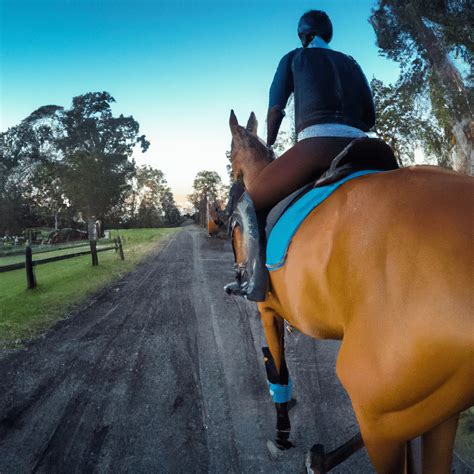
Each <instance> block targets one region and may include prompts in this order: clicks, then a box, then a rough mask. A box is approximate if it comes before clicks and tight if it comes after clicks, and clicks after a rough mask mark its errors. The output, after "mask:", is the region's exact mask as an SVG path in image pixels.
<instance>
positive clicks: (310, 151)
mask: <svg viewBox="0 0 474 474" xmlns="http://www.w3.org/2000/svg"><path fill="white" fill-rule="evenodd" d="M352 140H353V139H352V138H335V137H316V138H306V139H305V140H302V141H300V142H298V143H297V144H296V145H295V146H294V147H292V148H290V149H289V150H287V151H286V152H285V153H283V155H281V156H280V157H279V158H277V159H276V160H274V161H273V162H272V163H270V164H269V165H268V166H266V167H265V168H263V170H262V171H261V172H260V174H259V175H258V176H257V177H256V178H255V179H254V180H253V181H252V182H251V183H249V184H248V185H247V192H248V193H249V195H250V197H251V198H252V201H253V203H254V206H255V209H256V210H257V211H259V210H261V209H267V208H271V207H272V206H274V205H275V204H277V203H278V202H279V201H280V200H281V199H283V198H284V197H286V196H288V195H290V194H291V193H292V192H294V191H296V190H297V189H299V188H301V187H302V186H304V185H305V184H308V183H310V182H312V181H314V180H316V179H317V178H318V177H319V176H320V175H321V174H322V173H323V172H324V171H325V170H326V169H328V168H329V166H330V164H331V162H332V160H333V159H334V158H335V157H336V156H337V155H338V154H339V153H340V152H341V151H342V150H343V149H344V148H345V147H346V146H347V145H348V144H349V143H350V142H351V141H352Z"/></svg>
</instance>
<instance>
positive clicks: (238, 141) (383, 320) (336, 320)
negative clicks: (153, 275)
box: [230, 113, 474, 474]
mask: <svg viewBox="0 0 474 474" xmlns="http://www.w3.org/2000/svg"><path fill="white" fill-rule="evenodd" d="M230 128H231V131H232V138H233V140H232V157H231V160H232V169H233V173H234V175H235V177H240V178H243V180H244V183H245V184H248V183H251V182H252V180H253V179H254V178H255V176H256V175H257V174H258V173H259V172H260V171H261V170H262V169H263V168H264V167H265V166H266V165H267V164H268V163H269V162H270V161H271V160H272V159H273V158H272V153H271V151H270V150H269V149H268V148H267V147H266V146H265V144H264V143H263V142H262V141H261V140H260V139H259V138H258V137H257V136H256V120H255V116H254V115H253V113H252V115H251V118H250V120H249V124H248V125H247V128H243V127H241V126H240V125H239V124H238V123H237V119H236V118H235V115H234V114H233V113H232V114H231V119H230ZM473 198H474V189H473V179H472V178H471V177H468V176H464V175H460V174H457V173H455V172H451V171H447V170H444V169H441V168H438V167H431V166H415V167H409V168H403V169H399V170H395V171H388V172H384V173H377V174H372V175H367V176H363V177H359V178H356V179H353V180H351V181H349V182H347V183H345V184H344V185H342V186H341V187H339V188H338V189H337V190H336V191H335V192H334V194H332V195H331V196H330V197H329V198H328V199H327V200H326V201H325V202H323V203H322V204H321V205H319V206H318V207H317V209H316V210H314V211H313V212H312V213H311V214H310V215H309V216H308V217H307V218H306V220H305V221H304V222H303V224H302V225H301V227H300V228H299V230H298V231H297V233H296V234H295V236H294V237H293V239H292V242H291V245H290V247H289V250H288V253H287V259H286V263H285V265H284V266H283V267H282V268H280V269H278V270H276V271H272V272H271V273H270V291H269V293H268V296H267V299H266V301H264V302H262V303H258V309H259V311H260V315H261V318H262V323H263V328H264V331H265V335H266V338H267V342H268V345H269V348H270V351H271V354H272V356H273V358H274V360H275V363H276V365H277V367H280V364H281V361H282V358H283V347H282V331H283V319H285V320H287V321H288V323H289V324H291V325H292V326H294V327H296V328H297V329H299V330H300V331H302V332H303V333H305V334H307V335H308V336H311V337H313V338H318V339H319V338H322V339H326V338H329V339H339V340H342V344H341V349H340V352H339V356H338V360H337V366H336V369H337V375H338V377H339V379H340V380H341V382H342V384H343V386H344V387H345V389H346V390H347V392H348V394H349V396H350V399H351V401H352V405H353V408H354V411H355V414H356V417H357V420H358V423H359V425H360V430H361V434H362V437H363V441H364V443H365V446H366V447H367V450H368V453H369V456H370V459H371V461H372V463H373V465H374V466H375V468H376V470H377V472H380V473H399V472H403V471H404V469H407V443H408V441H409V440H412V439H414V438H415V437H418V436H421V437H422V443H423V444H422V446H423V447H422V466H423V472H425V473H431V474H434V473H448V472H450V466H451V462H452V451H453V443H454V438H455V433H456V427H457V424H458V417H459V413H460V412H461V411H463V410H465V409H466V408H468V407H469V406H471V405H472V404H473V402H474V383H473V381H474V361H473V354H474V322H473V314H474V312H473V308H472V301H473V293H472V284H473V273H472V268H473V266H472V263H473V258H472V257H473V249H474V245H473V235H472V234H473V223H472V215H473V210H474V202H473ZM233 244H234V248H235V250H236V260H237V263H245V262H246V256H245V249H244V248H243V246H242V240H241V229H239V228H238V227H237V228H236V229H235V232H234V234H233Z"/></svg>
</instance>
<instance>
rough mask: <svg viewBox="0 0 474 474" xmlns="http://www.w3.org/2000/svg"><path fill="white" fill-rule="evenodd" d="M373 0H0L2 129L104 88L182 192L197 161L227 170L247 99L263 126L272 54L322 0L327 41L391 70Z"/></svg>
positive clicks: (370, 69)
mask: <svg viewBox="0 0 474 474" xmlns="http://www.w3.org/2000/svg"><path fill="white" fill-rule="evenodd" d="M374 4H375V1H372V0H326V1H303V0H301V1H300V0H288V1H279V0H220V1H219V0H202V1H201V0H194V1H191V0H0V5H1V11H0V21H1V24H0V30H1V32H0V52H1V60H0V61H1V62H0V68H1V69H0V88H1V90H0V100H1V103H0V106H1V116H0V120H1V122H0V130H2V131H3V130H6V129H7V128H8V127H9V126H12V125H15V124H16V123H18V122H20V121H21V120H22V119H23V118H25V117H26V116H27V115H29V113H31V112H32V111H33V110H35V109H36V108H38V107H40V106H42V105H46V104H56V105H61V106H64V107H68V106H69V105H70V103H71V99H72V97H73V96H75V95H79V94H82V93H85V92H89V91H102V90H106V91H108V92H110V93H111V94H112V95H113V96H114V97H115V99H116V100H117V103H116V104H115V105H114V112H115V113H116V114H119V113H123V114H125V115H133V116H134V117H135V118H136V119H137V120H138V122H139V123H140V125H141V131H142V132H143V133H145V134H146V135H147V137H148V138H149V139H150V141H151V143H152V145H151V147H150V149H149V151H148V152H147V153H146V154H141V153H137V155H136V157H135V158H136V160H137V162H138V163H139V164H142V163H147V164H151V165H152V166H155V167H157V168H160V169H162V170H163V171H164V172H165V175H166V177H167V179H168V182H169V184H170V185H171V187H172V189H173V191H174V193H175V195H176V197H177V198H178V200H179V201H181V202H182V201H183V198H182V196H184V195H185V194H186V193H188V192H190V189H191V186H192V181H193V179H194V177H195V175H196V173H197V172H198V171H200V170H204V169H212V170H215V171H217V172H218V173H219V174H220V175H221V176H222V177H223V178H224V179H225V165H226V158H225V151H226V150H227V149H228V148H229V144H230V134H229V131H228V125H227V124H228V116H229V111H230V109H231V108H234V109H235V111H236V113H237V116H238V117H239V119H240V120H241V121H242V122H243V121H245V120H246V119H247V117H248V115H249V113H250V111H252V110H254V111H255V113H256V114H257V117H258V119H259V121H260V128H259V133H260V135H262V136H263V137H264V135H265V132H264V128H265V127H264V122H265V114H266V108H267V100H268V88H269V86H270V83H271V80H272V78H273V74H274V71H275V68H276V66H277V64H278V62H279V60H280V58H281V57H282V56H283V55H284V54H285V53H286V52H288V51H290V50H292V49H294V48H296V47H298V46H299V40H298V37H297V35H296V25H297V22H298V19H299V17H300V16H301V14H302V13H304V12H305V11H307V10H308V9H312V8H316V9H322V10H324V11H326V12H327V13H328V15H329V16H330V17H331V20H332V22H333V25H334V38H333V41H332V42H331V46H332V48H333V49H336V50H339V51H343V52H345V53H347V54H350V55H352V56H353V57H354V58H355V59H356V60H357V61H358V62H359V64H360V65H361V66H362V69H363V70H364V71H365V73H366V75H367V77H368V79H369V80H370V79H371V78H372V77H373V76H374V75H375V76H377V77H378V78H380V79H382V80H384V81H385V82H393V81H395V80H396V78H397V74H398V68H397V65H396V64H395V63H393V62H391V61H388V60H386V59H384V58H381V57H380V56H379V55H378V50H377V48H376V46H375V34H374V32H373V29H372V27H371V26H370V24H369V23H368V21H367V20H368V18H369V16H370V10H371V8H372V7H373V6H374Z"/></svg>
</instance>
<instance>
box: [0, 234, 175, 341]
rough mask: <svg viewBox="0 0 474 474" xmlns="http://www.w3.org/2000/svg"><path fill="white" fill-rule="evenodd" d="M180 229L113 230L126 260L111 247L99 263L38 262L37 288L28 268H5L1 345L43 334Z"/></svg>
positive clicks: (0, 276) (85, 259) (0, 277)
mask: <svg viewBox="0 0 474 474" xmlns="http://www.w3.org/2000/svg"><path fill="white" fill-rule="evenodd" d="M178 231H179V229H178V228H167V229H127V230H115V231H112V237H117V236H118V235H120V237H121V238H122V241H123V248H124V253H125V260H124V261H122V260H120V258H119V256H118V254H116V253H115V251H113V250H110V251H107V252H102V253H99V266H97V267H93V266H92V265H91V256H90V255H84V256H81V257H75V258H71V259H69V260H64V261H59V262H54V263H50V264H47V265H41V266H37V267H35V274H36V279H37V283H38V286H37V288H35V289H34V290H27V289H26V276H25V270H15V271H11V272H6V273H0V348H3V349H5V348H13V347H19V346H22V345H23V344H24V343H25V342H26V341H27V340H29V339H31V338H33V337H36V336H38V335H39V334H41V333H42V332H44V331H45V330H47V329H48V328H49V327H50V326H52V325H53V324H54V323H55V322H57V321H58V320H60V319H62V318H63V317H64V315H65V313H66V312H67V311H68V310H70V309H71V308H72V307H73V306H74V305H77V304H78V303H80V302H81V301H83V300H84V299H85V298H86V297H88V296H90V295H92V294H93V293H95V292H97V291H98V290H99V289H101V288H103V287H104V286H106V285H107V284H110V283H111V282H113V281H115V280H118V279H119V278H120V277H122V276H123V275H124V274H126V273H127V272H129V271H130V270H132V269H133V268H134V267H135V266H136V265H137V264H138V263H139V262H140V261H142V260H143V259H144V257H145V256H146V255H147V254H149V253H150V252H151V251H152V250H154V249H156V248H157V247H158V246H159V242H160V241H162V240H163V239H164V238H166V237H168V236H170V235H172V234H174V233H176V232H178ZM52 254H54V252H51V253H48V254H47V255H48V256H52ZM1 264H2V263H0V265H1Z"/></svg>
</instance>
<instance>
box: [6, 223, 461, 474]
mask: <svg viewBox="0 0 474 474" xmlns="http://www.w3.org/2000/svg"><path fill="white" fill-rule="evenodd" d="M231 268H232V257H231V252H230V247H229V243H228V242H224V241H220V240H211V239H209V238H208V237H207V236H206V235H205V234H204V233H203V231H202V230H200V229H198V228H197V227H187V228H185V229H184V230H183V231H182V232H180V233H179V234H177V235H175V236H174V237H173V238H171V239H170V240H169V241H168V242H167V244H166V245H165V247H164V248H163V249H162V250H161V252H159V253H157V254H155V255H152V256H150V257H149V258H148V259H147V261H146V263H144V264H143V265H141V266H140V267H139V268H138V269H137V270H136V271H135V272H133V273H131V274H129V275H128V276H127V277H126V278H124V279H123V280H122V281H120V282H118V283H117V284H116V285H114V286H113V287H110V288H108V289H107V290H105V291H103V292H101V293H99V294H98V295H97V296H96V297H95V298H94V299H93V300H92V301H90V302H89V304H88V305H87V306H85V307H82V308H81V309H79V310H77V311H75V312H74V313H73V314H72V315H71V317H70V318H68V319H67V320H66V321H64V322H62V323H61V324H59V325H57V326H56V327H55V328H54V329H53V330H52V331H50V333H48V334H47V335H46V337H45V338H44V339H41V340H39V341H36V342H35V343H33V344H31V346H30V347H29V348H28V349H25V350H21V351H15V352H10V353H4V354H3V355H1V357H0V473H2V474H7V473H8V474H9V473H26V472H44V473H56V472H61V473H75V472H81V473H82V472H114V473H117V472H133V473H151V472H156V473H184V472H196V473H207V472H209V473H228V472H235V473H241V472H243V473H256V472H272V473H275V472H288V473H289V472H292V473H294V472H302V470H303V462H304V453H305V452H306V450H307V449H309V448H310V447H311V445H312V444H314V443H316V442H321V443H324V444H325V446H326V448H327V449H332V448H334V447H336V446H337V445H338V444H340V443H342V442H343V441H346V440H347V439H348V438H349V437H350V436H352V435H353V434H354V433H355V432H356V431H357V427H356V423H355V420H354V417H353V414H352V411H351V408H350V403H349V401H348V399H347V396H346V395H345V393H344V391H343V390H342V388H341V387H340V385H339V383H338V382H337V380H336V378H335V374H334V364H335V357H336V352H337V344H336V343H334V342H315V341H312V340H310V339H309V338H307V337H305V336H303V335H301V334H294V335H292V336H290V337H289V338H288V345H287V354H288V365H289V368H290V371H291V373H292V376H293V379H294V386H295V389H294V395H295V397H296V398H297V400H298V404H297V406H296V407H295V408H294V409H293V410H292V411H291V420H292V424H293V435H292V439H293V441H294V442H295V444H296V448H295V449H292V450H290V451H288V452H285V453H282V456H281V458H279V459H273V458H271V457H270V455H269V452H268V450H267V448H266V446H265V444H266V441H267V440H268V439H272V438H273V435H274V424H275V414H274V409H273V405H272V403H271V401H270V399H269V395H268V390H267V386H266V378H265V374H264V368H263V361H262V355H261V349H260V348H261V346H262V345H264V340H263V335H262V331H261V328H260V324H259V321H258V317H257V313H256V311H255V308H254V306H253V305H251V304H250V303H247V302H245V301H243V300H241V299H236V298H231V297H228V296H226V295H225V294H224V292H223V291H222V287H223V284H224V283H226V282H228V281H230V280H231V278H232V271H231ZM19 304H21V302H19ZM334 472H340V473H371V472H373V470H372V468H371V467H370V463H369V461H368V458H367V455H366V453H365V451H361V452H359V453H358V454H357V455H355V456H353V457H352V458H350V459H349V460H348V461H346V462H345V463H344V464H342V465H341V466H340V467H338V468H336V469H335V470H334ZM456 472H457V473H462V472H469V471H466V470H463V469H462V466H460V467H458V468H457V470H456Z"/></svg>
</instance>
